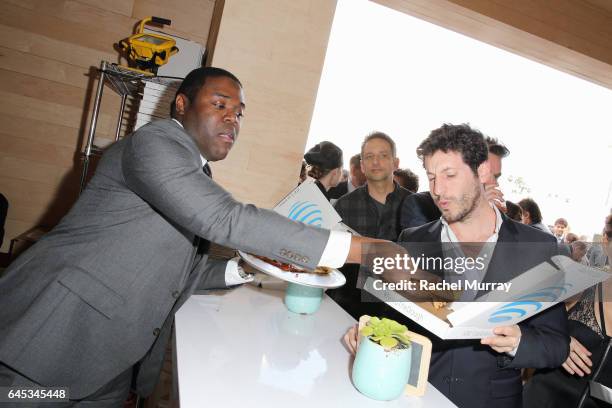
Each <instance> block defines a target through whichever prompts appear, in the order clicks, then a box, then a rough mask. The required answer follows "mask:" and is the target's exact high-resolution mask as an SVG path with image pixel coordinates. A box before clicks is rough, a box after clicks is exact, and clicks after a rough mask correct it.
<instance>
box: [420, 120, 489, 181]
mask: <svg viewBox="0 0 612 408" xmlns="http://www.w3.org/2000/svg"><path fill="white" fill-rule="evenodd" d="M440 150H441V151H443V152H444V153H448V152H449V151H451V152H457V153H460V154H461V157H462V158H463V162H464V163H465V164H467V165H468V166H469V167H470V169H472V171H473V172H474V174H477V173H478V166H480V165H481V164H482V163H484V162H485V161H486V160H487V158H488V152H489V150H488V148H487V143H486V141H485V138H484V136H483V134H482V133H480V132H479V131H478V130H475V129H472V128H471V127H470V126H469V125H468V124H465V123H464V124H461V125H452V124H449V123H445V124H444V125H442V127H439V128H438V129H434V130H432V131H431V133H430V134H429V136H428V137H427V139H425V140H423V141H422V142H421V144H420V145H419V147H417V156H418V157H419V159H421V161H423V160H424V158H425V157H426V156H431V155H433V154H434V153H436V152H437V151H440Z"/></svg>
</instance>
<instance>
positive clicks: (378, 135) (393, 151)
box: [361, 132, 397, 158]
mask: <svg viewBox="0 0 612 408" xmlns="http://www.w3.org/2000/svg"><path fill="white" fill-rule="evenodd" d="M372 139H381V140H384V141H385V142H387V143H389V146H391V154H393V157H394V158H395V157H397V154H396V153H397V151H396V148H395V142H394V141H393V139H391V136H389V135H388V134H386V133H383V132H372V133H370V134H369V135H367V136H366V137H365V139H363V142H362V143H361V154H363V148H364V147H365V145H366V143H368V142H369V141H370V140H372Z"/></svg>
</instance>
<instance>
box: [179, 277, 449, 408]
mask: <svg viewBox="0 0 612 408" xmlns="http://www.w3.org/2000/svg"><path fill="white" fill-rule="evenodd" d="M175 324H176V339H175V347H176V362H177V372H178V390H179V399H180V405H181V408H190V407H194V408H195V407H197V408H201V407H251V406H252V407H264V406H265V407H283V408H287V407H290V408H297V407H308V408H322V407H328V406H343V407H359V408H361V407H370V406H376V407H380V406H382V405H384V406H385V407H407V406H410V407H454V405H453V404H452V403H451V402H450V401H449V400H448V399H447V398H446V397H444V395H442V394H441V393H440V392H439V391H438V390H436V389H435V388H434V387H433V386H432V385H431V384H428V388H427V392H426V394H425V396H423V397H420V398H417V397H407V396H402V397H400V398H399V399H397V400H395V401H391V402H386V403H383V402H380V401H375V400H372V399H370V398H367V397H365V396H364V395H362V394H361V393H359V391H357V389H356V388H355V387H354V386H353V384H352V383H351V379H350V375H349V373H350V366H351V364H352V357H351V356H350V354H349V352H348V351H347V349H346V348H345V347H344V345H343V344H342V341H341V339H342V336H343V335H344V333H345V331H346V330H347V329H348V328H349V327H350V326H351V325H353V324H355V320H354V319H353V318H352V317H351V316H350V315H349V314H347V313H346V312H345V311H344V310H343V309H342V308H340V307H339V306H338V305H337V304H336V303H334V301H333V300H331V299H330V298H328V297H327V296H324V299H323V302H322V304H321V308H320V309H319V310H318V311H317V312H316V313H315V314H313V315H308V316H306V315H298V314H294V313H291V312H289V311H288V310H287V309H286V308H285V305H284V304H283V292H282V291H279V290H269V289H260V288H256V287H254V286H250V285H245V286H243V287H241V288H238V289H235V290H232V291H225V292H215V293H214V294H211V295H194V296H192V297H191V298H190V299H189V300H188V301H187V302H186V303H185V304H184V305H183V307H182V308H181V309H180V310H179V311H178V313H177V314H176V323H175Z"/></svg>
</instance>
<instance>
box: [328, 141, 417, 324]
mask: <svg viewBox="0 0 612 408" xmlns="http://www.w3.org/2000/svg"><path fill="white" fill-rule="evenodd" d="M396 153H397V152H396V149H395V142H394V141H393V139H392V138H391V137H389V136H388V135H386V134H385V133H382V132H375V133H372V134H370V135H368V136H366V137H365V139H364V141H363V143H362V144H361V158H362V160H361V169H362V171H363V174H365V178H366V180H367V182H366V184H364V185H363V186H361V187H358V188H357V189H355V190H354V191H353V192H351V193H348V194H346V195H344V196H342V197H340V198H339V199H338V201H336V203H335V204H334V208H335V209H336V211H337V212H338V215H340V217H342V222H343V223H344V224H346V225H347V226H349V227H350V228H352V229H353V230H355V231H357V232H358V233H359V234H361V235H363V236H365V237H372V238H382V237H386V238H385V239H388V240H390V241H395V240H396V239H397V236H398V235H399V233H400V229H399V209H400V208H401V204H402V200H404V198H405V197H407V196H408V195H409V194H410V192H409V191H408V190H406V189H404V188H402V187H400V186H399V184H397V183H396V182H395V181H393V171H394V170H395V169H397V166H398V164H399V159H398V158H397V154H396ZM355 269H356V266H354V265H347V266H345V267H343V268H342V272H343V273H344V275H345V276H346V280H347V281H346V284H345V285H344V286H342V287H340V288H338V289H333V290H330V291H327V294H328V295H329V296H330V297H331V298H332V299H333V300H334V301H335V302H336V303H338V304H339V305H340V307H342V308H343V309H344V310H346V311H347V312H348V313H349V314H351V315H352V316H353V317H355V318H357V319H358V318H359V316H361V315H362V314H363V313H364V311H365V310H367V311H368V312H369V313H370V314H372V315H374V314H379V315H380V314H383V311H384V314H385V315H387V316H390V317H391V316H394V314H393V313H392V312H391V313H389V312H388V311H387V309H389V308H388V307H385V306H386V305H385V304H384V303H381V302H377V303H375V304H373V303H371V302H372V301H375V299H374V298H373V296H372V295H370V294H369V293H362V291H361V290H360V289H359V288H358V285H357V282H358V280H357V270H355Z"/></svg>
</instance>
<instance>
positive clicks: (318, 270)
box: [253, 255, 332, 275]
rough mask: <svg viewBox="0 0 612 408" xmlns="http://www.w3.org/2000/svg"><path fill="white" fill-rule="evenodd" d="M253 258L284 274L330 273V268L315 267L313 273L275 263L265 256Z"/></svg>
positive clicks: (293, 266) (297, 267)
mask: <svg viewBox="0 0 612 408" xmlns="http://www.w3.org/2000/svg"><path fill="white" fill-rule="evenodd" d="M253 256H254V257H255V258H258V259H261V260H262V261H264V262H266V263H269V264H270V265H272V266H276V267H277V268H279V269H282V270H283V271H286V272H296V273H316V274H319V275H326V274H328V273H330V272H331V271H332V268H328V267H326V266H317V267H316V268H315V270H314V271H311V270H309V269H304V268H300V267H299V266H296V265H292V264H288V263H283V262H279V261H276V260H274V259H270V258H267V257H265V256H259V255H253Z"/></svg>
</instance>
